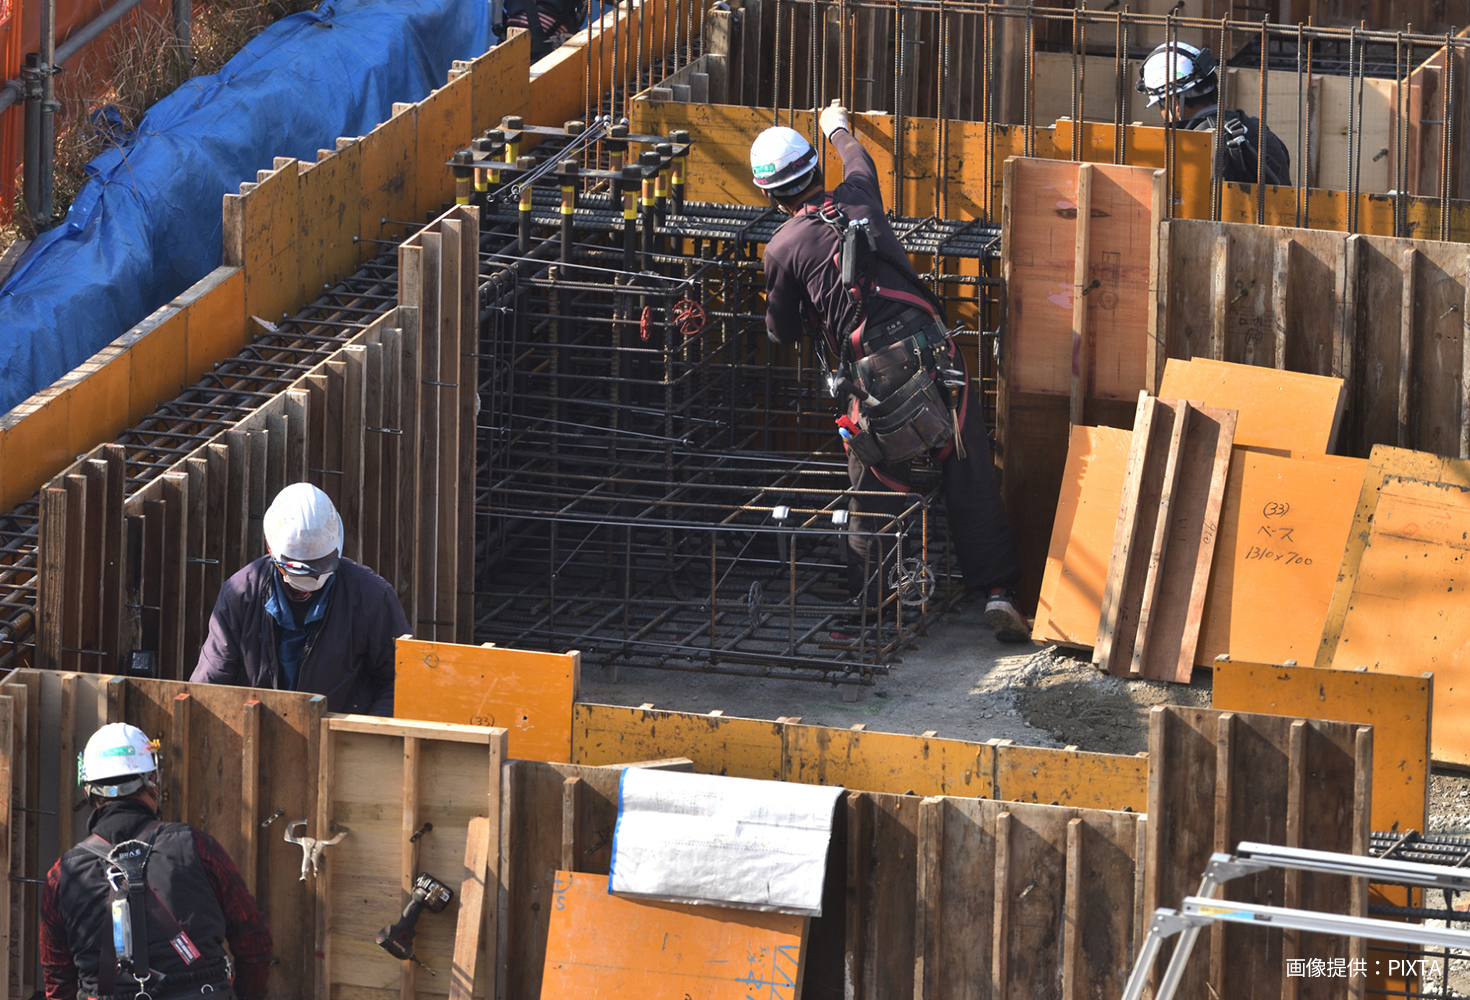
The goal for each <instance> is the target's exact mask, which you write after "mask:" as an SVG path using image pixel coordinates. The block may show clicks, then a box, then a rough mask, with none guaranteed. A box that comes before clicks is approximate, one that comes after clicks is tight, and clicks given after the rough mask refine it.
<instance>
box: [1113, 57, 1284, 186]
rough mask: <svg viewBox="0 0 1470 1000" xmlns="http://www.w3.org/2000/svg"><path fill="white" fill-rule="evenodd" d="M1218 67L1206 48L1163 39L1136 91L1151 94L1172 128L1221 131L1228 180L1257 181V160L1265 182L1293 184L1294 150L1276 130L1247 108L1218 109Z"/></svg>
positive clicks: (1221, 163)
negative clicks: (1278, 135)
mask: <svg viewBox="0 0 1470 1000" xmlns="http://www.w3.org/2000/svg"><path fill="white" fill-rule="evenodd" d="M1217 70H1218V66H1217V64H1216V62H1215V57H1214V56H1213V55H1211V54H1210V50H1209V49H1208V48H1204V49H1199V48H1195V47H1194V46H1193V45H1188V44H1186V43H1184V42H1174V43H1172V44H1171V43H1165V44H1163V45H1160V46H1159V47H1158V48H1156V49H1154V50H1153V51H1152V52H1150V53H1149V55H1148V58H1147V59H1145V60H1144V61H1143V65H1142V66H1141V67H1140V68H1139V73H1138V91H1139V93H1142V94H1147V95H1148V106H1149V107H1153V106H1154V105H1155V104H1157V105H1160V107H1159V111H1160V113H1162V114H1163V116H1164V121H1165V122H1166V123H1167V124H1168V125H1169V126H1170V127H1171V128H1182V129H1189V130H1190V131H1194V132H1207V131H1210V130H1212V129H1218V130H1219V132H1220V136H1219V143H1218V146H1217V149H1218V151H1219V152H1218V155H1217V161H1218V164H1219V170H1220V176H1221V177H1222V178H1223V179H1224V180H1227V181H1233V182H1235V183H1237V184H1254V183H1255V182H1256V167H1257V165H1258V164H1259V165H1260V167H1261V173H1262V174H1263V177H1264V180H1265V182H1266V183H1267V184H1277V185H1282V186H1285V185H1288V184H1290V183H1291V154H1290V153H1289V152H1287V149H1286V144H1285V143H1284V142H1282V141H1281V140H1280V139H1278V138H1277V137H1276V133H1275V132H1272V131H1271V130H1270V128H1265V127H1262V125H1261V122H1260V120H1259V119H1257V118H1252V117H1250V116H1249V115H1247V114H1245V112H1243V111H1221V110H1220V105H1219V96H1218V94H1217V93H1216V84H1217V81H1218V72H1217ZM1171 78H1172V80H1173V82H1172V83H1171V82H1170V80H1171ZM1263 142H1264V143H1265V147H1264V149H1263V148H1262V146H1261V144H1262V143H1263ZM1262 154H1264V155H1262Z"/></svg>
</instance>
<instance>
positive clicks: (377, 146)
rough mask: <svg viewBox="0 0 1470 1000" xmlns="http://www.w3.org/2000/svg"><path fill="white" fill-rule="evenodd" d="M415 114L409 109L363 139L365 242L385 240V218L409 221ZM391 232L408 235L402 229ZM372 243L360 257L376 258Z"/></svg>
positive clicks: (414, 193) (414, 191) (414, 190)
mask: <svg viewBox="0 0 1470 1000" xmlns="http://www.w3.org/2000/svg"><path fill="white" fill-rule="evenodd" d="M417 127H418V112H417V110H416V109H414V108H412V107H409V108H407V109H406V110H403V111H401V112H399V113H398V114H396V115H394V116H393V117H392V118H390V119H388V120H387V121H386V122H384V123H383V124H381V125H379V126H378V127H377V128H375V129H373V130H372V131H371V132H369V133H368V134H367V135H366V136H364V137H363V138H362V141H361V142H360V143H359V145H360V146H361V147H362V164H361V166H360V167H359V171H360V174H359V176H360V178H361V183H362V200H361V203H360V207H359V211H358V217H359V219H360V222H359V226H358V232H359V234H360V235H361V236H362V237H363V238H364V239H372V240H380V239H383V238H384V223H383V220H384V219H389V220H393V221H398V222H412V221H413V220H414V218H415V212H416V207H415V206H417V204H418V180H417V178H418V172H417V161H416V160H415V158H414V157H415V156H416V154H417V150H418V146H417V140H416V139H415V138H414V136H415V134H416V131H415V130H416V129H417ZM389 231H390V232H392V233H393V234H395V235H399V236H406V235H408V234H407V232H405V231H404V229H403V228H402V227H397V226H395V227H391V228H390V230H389ZM377 252H378V248H377V246H376V245H375V244H372V243H364V244H362V247H361V253H360V254H359V257H360V259H361V260H364V261H366V260H369V259H371V258H372V257H373V256H375V255H376V254H377Z"/></svg>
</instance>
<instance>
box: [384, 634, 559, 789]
mask: <svg viewBox="0 0 1470 1000" xmlns="http://www.w3.org/2000/svg"><path fill="white" fill-rule="evenodd" d="M394 657H395V664H396V667H397V676H396V679H395V681H394V685H393V715H394V717H395V718H398V719H416V720H419V721H423V722H450V723H455V724H458V725H469V726H498V727H501V728H504V729H507V730H509V733H510V735H509V737H508V738H509V753H510V755H511V756H512V757H518V758H521V759H523V760H544V761H549V762H551V763H553V764H568V763H571V760H572V704H573V702H575V701H576V699H577V685H578V681H579V670H580V667H579V663H580V659H581V657H580V654H578V653H564V654H563V653H538V652H528V651H526V650H519V649H500V648H498V647H496V646H461V645H457V644H455V643H449V642H425V641H422V640H418V639H399V640H398V641H397V643H396V649H395V653H394Z"/></svg>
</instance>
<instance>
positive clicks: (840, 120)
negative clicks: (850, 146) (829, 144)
mask: <svg viewBox="0 0 1470 1000" xmlns="http://www.w3.org/2000/svg"><path fill="white" fill-rule="evenodd" d="M817 123H818V124H819V125H821V126H822V134H823V135H824V136H826V137H827V138H828V139H830V138H832V133H833V132H840V131H842V130H844V129H845V130H847V131H848V132H851V131H852V127H851V126H849V125H848V123H847V109H846V108H844V107H843V106H842V104H841V103H840V102H838V101H833V102H832V103H831V104H829V105H828V106H827V107H825V108H823V109H822V116H821V117H820V118H819V119H817Z"/></svg>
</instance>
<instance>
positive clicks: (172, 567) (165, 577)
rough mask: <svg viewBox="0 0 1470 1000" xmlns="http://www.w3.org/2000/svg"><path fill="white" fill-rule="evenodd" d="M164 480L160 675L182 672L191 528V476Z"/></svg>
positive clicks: (170, 474) (176, 475) (179, 474)
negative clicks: (189, 532) (189, 534)
mask: <svg viewBox="0 0 1470 1000" xmlns="http://www.w3.org/2000/svg"><path fill="white" fill-rule="evenodd" d="M161 478H162V481H163V491H162V492H163V556H162V561H161V563H160V566H159V572H160V588H159V612H158V635H159V643H158V670H159V676H161V677H167V678H170V679H177V678H180V677H182V676H183V671H184V669H185V667H184V664H183V651H184V618H185V614H186V611H185V608H186V603H185V602H186V600H187V597H188V594H187V587H188V582H187V579H186V568H187V558H188V531H189V477H188V475H187V474H185V473H182V472H165V473H164V474H163V476H162V477H161Z"/></svg>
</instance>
